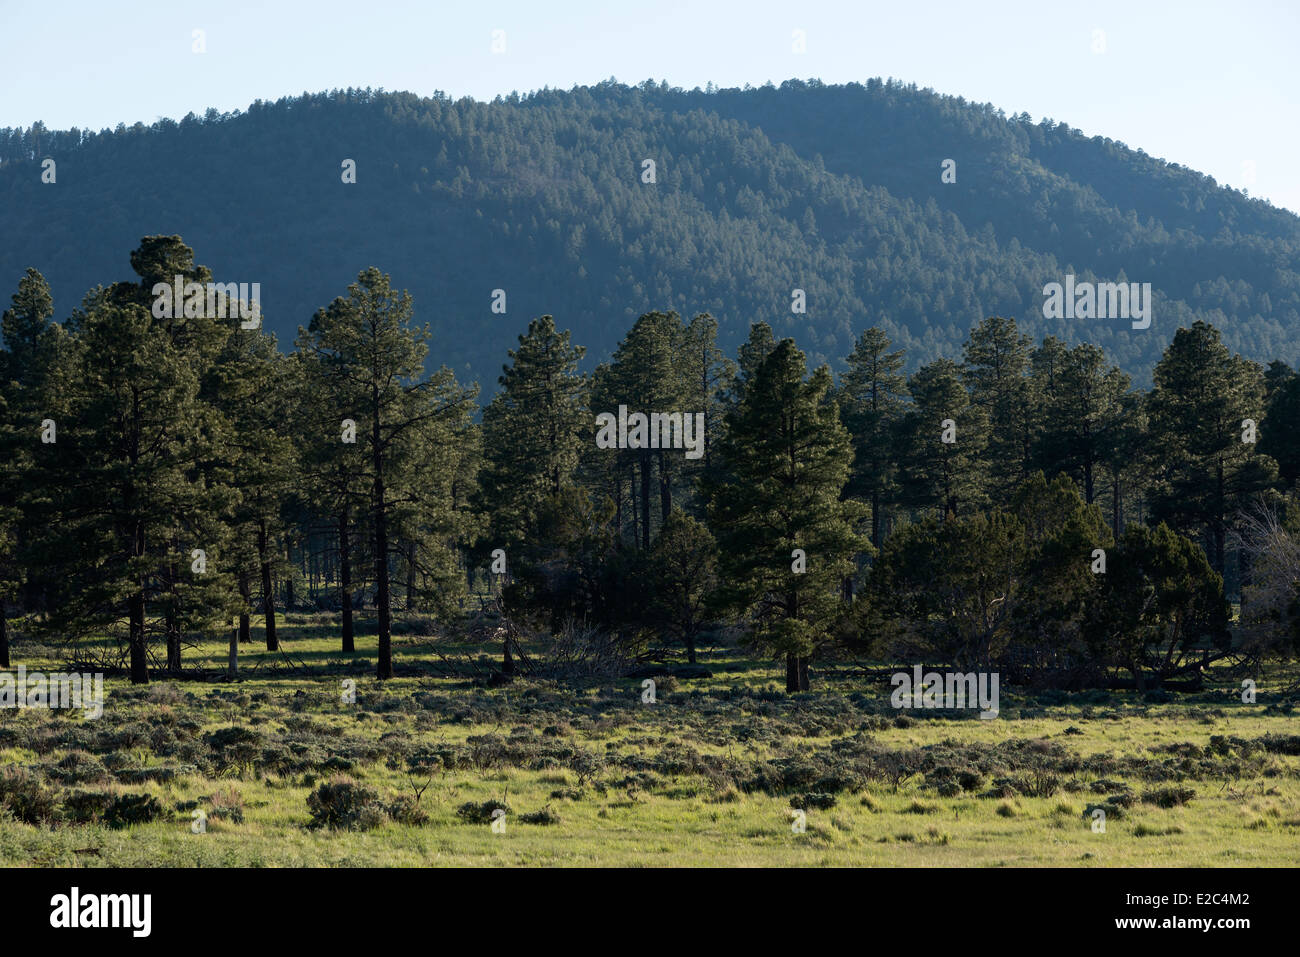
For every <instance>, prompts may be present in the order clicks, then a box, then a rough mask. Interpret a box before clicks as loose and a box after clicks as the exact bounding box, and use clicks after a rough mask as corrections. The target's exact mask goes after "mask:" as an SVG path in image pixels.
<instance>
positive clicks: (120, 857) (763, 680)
mask: <svg viewBox="0 0 1300 957" xmlns="http://www.w3.org/2000/svg"><path fill="white" fill-rule="evenodd" d="M282 638H283V645H284V647H285V648H286V650H287V652H288V655H287V656H286V655H281V654H278V653H268V652H266V651H265V650H264V649H259V648H257V647H255V646H252V645H245V646H244V647H243V648H241V679H240V680H239V681H237V682H233V683H232V682H227V681H224V680H207V681H198V680H183V681H174V682H173V681H157V682H155V683H153V684H152V685H150V686H149V687H147V688H133V687H132V686H130V685H129V684H128V683H127V682H126V681H125V680H124V679H119V678H111V679H108V680H107V681H106V682H105V691H106V702H105V713H104V716H103V717H102V718H100V719H99V720H97V721H85V720H84V719H83V718H82V717H81V716H80V715H78V714H76V713H72V714H64V713H55V714H52V713H50V712H45V711H34V710H25V711H12V710H3V711H0V765H4V766H8V765H18V766H22V767H25V768H27V769H29V771H30V772H31V773H33V774H35V775H37V776H38V777H39V778H40V779H41V780H42V781H44V782H45V787H46V789H47V791H48V793H49V794H50V795H51V797H52V798H53V800H54V802H55V805H56V806H58V807H62V806H63V801H64V799H65V798H66V796H67V794H68V792H70V791H72V790H77V789H80V790H98V791H115V792H118V793H148V794H151V795H153V796H154V797H155V798H156V799H157V800H158V801H159V802H160V804H161V805H162V807H163V808H164V809H165V812H166V813H165V814H164V816H163V817H161V818H159V819H157V820H154V821H152V822H150V823H145V824H137V825H134V826H131V827H127V828H123V829H120V830H114V829H111V828H109V827H107V826H104V825H102V824H81V825H79V824H70V823H67V822H55V823H52V824H40V825H31V824H25V823H20V822H18V821H17V820H15V819H14V818H13V817H12V815H8V814H5V813H2V812H0V864H2V865H4V866H75V865H85V866H226V865H232V866H233V865H238V866H311V867H319V866H331V867H347V866H361V865H373V866H433V865H532V866H537V865H560V866H586V865H597V866H608V865H613V866H661V865H687V866H690V865H724V866H759V865H781V866H827V865H831V866H845V865H881V866H892V865H906V866H1021V865H1050V866H1123V867H1134V866H1139V867H1140V866H1148V865H1151V866H1154V865H1174V866H1263V865H1288V864H1294V863H1296V860H1297V855H1296V847H1297V840H1298V839H1300V778H1298V775H1297V772H1298V771H1300V756H1297V755H1296V754H1295V753H1286V752H1288V751H1291V752H1294V751H1295V750H1297V749H1296V748H1294V747H1290V746H1288V745H1286V744H1285V743H1284V744H1282V745H1280V746H1277V745H1270V746H1269V747H1260V746H1259V745H1258V743H1257V742H1258V741H1259V739H1261V738H1264V736H1274V737H1271V738H1270V739H1269V740H1270V741H1271V742H1276V741H1280V740H1283V739H1282V738H1280V737H1277V736H1287V735H1296V734H1297V733H1298V732H1300V728H1297V724H1298V722H1297V720H1296V718H1295V717H1293V716H1292V715H1291V714H1290V713H1289V708H1288V707H1286V706H1285V703H1283V704H1282V706H1280V707H1279V696H1278V694H1277V693H1276V688H1277V687H1278V686H1279V685H1280V684H1283V683H1285V681H1286V680H1291V678H1290V676H1276V677H1275V678H1274V680H1273V681H1272V683H1270V682H1267V681H1264V682H1261V684H1260V689H1261V691H1260V695H1259V700H1258V702H1257V703H1255V704H1252V705H1245V704H1242V703H1241V702H1240V699H1239V697H1237V696H1236V695H1235V694H1234V693H1233V690H1232V689H1233V688H1234V687H1235V683H1234V682H1231V681H1229V680H1227V679H1226V678H1225V679H1224V680H1223V681H1222V682H1221V684H1220V685H1219V686H1218V687H1217V688H1214V687H1211V688H1208V689H1207V691H1206V692H1205V693H1202V694H1197V695H1173V696H1170V698H1169V700H1168V701H1167V702H1164V703H1159V704H1156V703H1150V702H1148V701H1144V700H1143V699H1141V698H1140V697H1138V696H1136V695H1134V694H1123V693H1117V694H1102V693H1097V692H1092V693H1087V694H1077V695H1064V694H1058V695H1044V696H1041V697H1023V696H1018V695H1016V694H1014V693H1012V692H1009V691H1008V690H1007V689H1003V696H1002V697H1003V700H1002V715H1001V717H999V718H998V719H996V720H992V721H980V720H975V719H970V718H958V717H951V716H949V717H915V716H914V717H912V718H911V719H910V720H909V719H900V716H899V714H898V713H896V712H894V711H893V710H892V709H891V708H890V706H889V691H890V687H889V685H888V683H880V682H868V681H866V680H865V679H847V678H846V679H841V680H820V679H818V678H817V677H816V675H814V690H813V691H812V692H811V693H808V694H804V695H797V696H793V697H789V696H786V695H785V694H784V693H782V692H780V691H778V690H777V687H776V684H775V682H776V681H777V680H778V673H777V669H776V668H775V667H774V666H773V665H772V663H771V662H767V661H758V660H754V659H752V658H749V657H746V656H745V655H744V654H743V653H740V652H735V651H728V650H724V649H715V650H713V651H711V652H709V653H707V654H705V655H704V656H703V657H702V663H704V664H706V665H707V666H708V667H710V668H712V669H713V670H714V677H713V678H711V679H703V680H699V681H678V682H676V684H675V686H673V683H671V682H669V683H668V686H667V687H665V686H664V685H662V684H661V686H660V687H659V689H658V695H657V698H658V700H657V703H656V704H654V705H645V704H642V703H641V689H640V682H639V681H631V680H628V681H619V682H608V681H606V682H588V683H585V684H583V685H581V686H576V687H575V686H569V685H563V684H559V683H556V682H551V681H534V680H528V679H520V680H517V681H515V682H514V683H512V684H510V685H507V686H504V687H501V688H488V687H483V686H478V685H475V684H473V683H472V682H471V681H470V680H468V679H467V678H466V677H464V676H461V677H444V676H442V674H441V668H442V666H443V665H442V662H440V661H439V659H437V658H436V657H435V656H434V655H433V653H432V652H433V650H434V649H436V650H437V651H438V652H439V653H440V654H442V655H446V656H447V657H448V658H449V659H453V660H457V659H458V660H462V661H465V660H470V659H472V658H473V656H475V655H476V654H479V653H483V654H487V653H492V652H494V650H495V649H491V650H490V649H487V648H475V647H472V646H456V645H450V644H448V643H447V642H446V641H445V640H444V639H439V640H437V641H434V640H433V639H430V638H424V637H418V636H401V637H398V638H396V639H395V657H396V662H397V667H398V670H399V673H401V674H403V675H405V676H404V677H399V678H397V679H394V680H392V681H389V682H382V683H381V682H379V681H377V680H376V679H374V678H373V677H372V670H373V669H372V666H373V661H374V650H375V649H374V638H373V637H369V638H367V637H364V636H362V637H359V638H358V652H357V654H356V655H355V656H354V657H355V659H357V660H356V661H354V662H349V661H347V660H346V656H344V655H342V654H341V653H340V652H339V651H338V650H337V637H336V636H335V634H334V629H333V627H332V626H331V624H330V622H329V620H328V619H327V618H325V617H323V616H322V617H311V618H309V617H306V616H297V615H295V616H291V618H290V619H289V621H288V622H287V623H286V624H284V625H283V626H282ZM48 655H49V650H48V649H40V648H34V647H32V646H30V645H24V644H19V645H18V646H17V647H16V648H15V656H16V657H15V660H16V661H22V662H24V663H26V664H27V665H28V667H29V668H34V667H36V666H38V665H41V664H44V665H45V666H46V667H48V666H50V665H51V664H52V661H50V660H48V658H47V660H44V661H42V660H41V659H42V657H45V656H48ZM225 656H226V647H225V645H224V643H222V642H212V643H211V644H208V645H204V646H201V647H198V648H193V649H187V651H186V663H187V665H192V664H199V665H201V666H202V667H203V668H205V669H206V670H207V671H208V672H209V674H210V676H213V677H215V675H216V674H217V673H218V672H220V671H221V670H223V669H224V666H225ZM298 663H301V664H303V665H306V666H308V667H309V668H310V669H311V671H310V672H303V671H302V670H301V669H297V670H295V666H296V665H297V664H298ZM349 676H351V677H353V678H354V679H355V680H356V690H357V702H356V703H355V704H348V703H345V702H343V701H341V700H340V699H341V688H342V681H343V679H344V678H345V677H349ZM187 722H191V723H187ZM232 725H240V726H243V727H247V728H250V729H252V730H254V731H256V732H258V733H259V734H260V735H261V736H262V740H261V741H260V742H258V744H257V746H256V747H255V748H254V749H253V750H254V752H256V757H255V759H254V761H253V763H252V764H251V765H247V766H236V767H232V768H228V769H225V770H221V769H220V768H219V767H217V766H216V765H215V764H214V763H213V761H212V751H211V748H210V746H209V744H208V742H206V741H205V735H207V734H209V733H210V732H213V731H216V730H218V729H221V728H225V727H230V726H232ZM1067 728H1072V729H1074V731H1073V732H1071V733H1068V734H1067V733H1066V729H1067ZM1212 738H1220V739H1227V738H1232V739H1234V741H1235V743H1234V742H1228V743H1226V744H1225V743H1222V742H1221V743H1220V744H1219V745H1218V746H1217V748H1216V747H1214V746H1212V743H1211V739H1212ZM837 742H838V743H839V746H840V748H841V749H847V750H844V751H837V750H835V749H834V746H835V745H836V743H837ZM1017 742H1020V743H1017ZM1242 742H1246V743H1245V744H1243V743H1242ZM1250 742H1256V744H1250ZM273 746H278V747H279V748H281V749H282V751H281V757H282V758H283V757H284V754H288V756H289V760H290V761H291V762H293V763H296V766H295V767H293V768H291V769H286V768H284V767H278V766H276V764H275V762H274V761H268V760H263V758H264V755H263V753H262V752H263V750H264V749H266V748H269V747H273ZM295 746H296V747H299V748H301V749H303V751H302V753H301V754H296V753H295V752H294V750H293V749H294V747H295ZM429 748H439V749H441V750H442V753H443V755H444V757H445V756H447V755H451V756H453V757H452V758H450V759H447V760H450V763H451V764H452V765H453V766H451V767H447V766H446V765H445V764H444V766H443V767H442V768H441V769H440V770H436V771H434V772H433V773H432V775H431V778H432V779H431V781H430V783H429V784H428V789H427V790H426V791H425V792H424V794H423V796H422V798H421V800H420V808H421V809H422V810H423V811H424V812H426V813H427V815H428V820H427V822H425V823H422V824H418V825H402V824H398V823H396V822H395V821H394V820H392V819H385V820H384V822H383V823H382V824H381V825H380V826H378V827H377V828H375V829H373V830H369V831H346V830H330V829H313V828H311V827H309V824H310V821H311V814H310V812H309V810H308V804H307V797H308V795H309V794H310V793H311V792H312V791H313V789H314V788H315V787H317V786H318V785H319V784H320V783H322V782H324V781H327V780H329V779H331V777H334V776H335V775H336V774H337V773H338V772H336V771H333V770H331V769H330V768H329V767H327V766H326V764H325V762H326V761H327V760H328V759H329V758H330V757H335V758H343V759H345V760H347V761H349V762H350V763H351V767H350V768H349V769H348V770H346V772H344V773H345V774H346V775H347V776H348V777H350V778H351V779H353V780H355V781H357V782H360V783H361V784H363V785H365V786H366V787H369V788H372V789H373V790H374V791H376V792H378V794H379V795H380V798H381V800H383V801H385V802H390V801H392V800H394V799H396V798H397V796H399V795H401V794H407V795H411V794H412V793H413V792H412V786H411V781H412V778H411V776H409V775H408V774H407V773H406V772H405V770H404V769H403V768H404V761H405V758H406V757H407V755H409V754H410V753H411V752H413V751H418V750H419V749H429ZM73 750H81V751H84V752H88V753H89V754H93V755H95V756H96V757H98V758H99V760H100V761H102V762H103V763H104V764H105V766H106V770H105V771H104V772H103V773H102V774H101V776H100V779H99V780H90V781H86V782H82V783H76V784H64V783H60V782H59V781H57V780H56V779H55V776H54V775H55V773H56V770H57V767H58V763H59V762H60V761H62V760H64V759H65V758H66V757H67V756H68V754H69V753H70V752H72V751H73ZM841 755H849V757H845V758H844V760H843V761H840V758H839V757H837V756H841ZM891 755H903V756H909V755H910V756H911V757H910V759H909V760H913V761H916V760H921V761H922V762H926V761H928V763H929V766H928V768H927V769H926V770H918V771H915V772H914V773H901V774H900V775H899V776H898V777H897V780H893V779H891V778H890V776H889V775H888V774H887V773H883V772H879V773H878V771H879V769H881V768H886V767H888V765H889V760H890V756H891ZM981 763H984V764H985V765H988V769H987V770H981V769H980V767H979V765H980V764H981ZM149 768H154V769H159V768H163V769H171V774H172V776H171V777H170V778H169V779H166V780H154V781H145V782H143V783H132V782H131V780H130V778H131V776H132V772H135V773H136V774H137V776H138V772H140V771H141V770H143V769H149ZM774 769H778V770H774ZM780 769H783V770H780ZM945 769H948V770H945ZM962 771H967V772H969V773H970V775H971V776H972V777H978V778H979V782H978V784H977V785H976V786H974V787H972V788H971V789H967V790H960V789H959V790H958V791H957V792H956V793H951V788H952V785H949V793H943V789H942V788H941V787H940V786H939V785H940V784H942V782H943V781H945V780H956V778H954V777H952V775H954V774H958V773H960V772H962ZM782 774H784V775H785V777H784V778H782V777H781V775H782ZM429 777H430V775H427V774H426V775H420V776H418V777H417V778H416V780H417V781H418V783H419V784H423V783H424V782H425V780H426V779H428V778H429ZM999 778H1002V779H1009V780H1014V781H1015V782H1016V783H1015V785H1014V786H1012V788H1011V789H1010V790H1005V789H1004V791H1002V792H1001V793H997V792H996V785H995V782H996V781H997V780H998V779H999ZM1098 780H1104V781H1105V782H1106V783H1105V784H1104V785H1099V786H1098V787H1097V788H1096V789H1094V782H1097V781H1098ZM1036 781H1037V782H1039V783H1042V782H1043V781H1046V782H1047V784H1046V785H1045V786H1044V787H1043V788H1042V791H1043V793H1041V794H1039V795H1037V796H1035V794H1034V793H1031V792H1032V791H1033V790H1034V786H1035V782H1036ZM764 782H766V785H765V786H764ZM787 785H788V786H787ZM765 787H766V789H765ZM1171 787H1190V788H1192V789H1193V790H1194V792H1195V796H1194V797H1193V798H1192V799H1191V800H1190V801H1188V802H1187V803H1183V804H1176V805H1175V806H1172V807H1168V808H1165V807H1162V806H1160V805H1159V804H1156V803H1150V802H1148V801H1144V800H1143V799H1142V798H1143V796H1144V795H1146V794H1147V793H1148V792H1153V791H1156V790H1157V789H1160V788H1171ZM231 789H233V790H234V791H235V792H237V794H238V797H239V798H240V799H241V800H242V804H243V814H244V818H243V821H242V822H240V823H234V822H232V821H229V820H219V819H215V818H209V820H208V822H207V828H206V832H205V833H200V834H194V833H192V832H191V814H190V811H189V810H188V807H189V805H188V804H187V802H196V806H197V807H199V808H201V809H204V810H206V811H208V812H210V811H211V809H212V796H213V795H214V794H215V793H216V792H219V791H220V792H225V791H229V790H231ZM807 793H813V794H818V795H819V794H823V793H831V794H833V795H834V804H833V806H830V807H818V806H817V804H818V803H819V802H821V803H824V802H825V800H826V799H817V800H815V801H814V802H813V803H810V804H808V805H807V810H805V811H804V821H805V824H806V828H805V830H804V831H803V832H802V833H796V832H795V830H794V829H793V825H794V824H795V822H796V817H795V815H794V814H793V813H792V802H794V803H800V802H801V799H800V797H799V795H802V794H807ZM1122 793H1128V794H1130V795H1131V796H1132V799H1131V800H1129V801H1128V802H1127V806H1125V807H1122V808H1121V809H1120V810H1119V812H1118V813H1116V814H1115V815H1113V816H1109V815H1108V818H1107V822H1106V829H1105V833H1095V832H1094V831H1093V828H1092V822H1091V820H1090V819H1089V818H1088V817H1086V816H1085V808H1087V807H1088V806H1089V805H1093V804H1104V802H1105V800H1106V798H1107V797H1108V796H1111V795H1116V794H1122ZM493 799H495V800H504V801H505V802H506V803H507V804H508V805H509V807H510V811H511V813H510V814H509V815H508V816H507V817H506V826H505V830H504V832H503V833H496V832H494V831H493V830H492V828H491V827H490V826H489V825H488V824H486V823H467V822H466V821H465V820H464V819H462V818H461V817H459V816H458V815H457V813H456V812H457V808H459V807H460V806H461V805H462V804H464V803H466V802H475V803H481V802H484V801H488V800H493ZM0 803H3V798H2V797H0ZM543 808H549V809H550V811H551V812H553V814H554V815H555V816H557V817H558V820H557V821H556V822H554V823H551V824H549V825H543V824H536V823H526V822H525V821H524V820H522V816H523V815H525V814H530V813H534V812H537V811H540V810H542V809H543Z"/></svg>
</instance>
